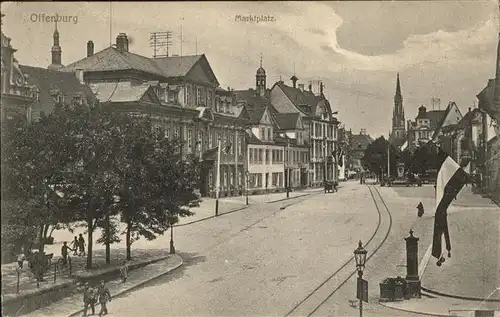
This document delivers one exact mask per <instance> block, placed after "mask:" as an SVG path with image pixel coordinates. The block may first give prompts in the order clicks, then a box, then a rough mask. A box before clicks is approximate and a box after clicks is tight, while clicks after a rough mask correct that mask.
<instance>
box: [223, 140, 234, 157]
mask: <svg viewBox="0 0 500 317" xmlns="http://www.w3.org/2000/svg"><path fill="white" fill-rule="evenodd" d="M231 146H232V144H231V142H229V143H228V144H227V145H226V146H225V147H224V148H223V149H222V152H224V154H229V151H231Z"/></svg>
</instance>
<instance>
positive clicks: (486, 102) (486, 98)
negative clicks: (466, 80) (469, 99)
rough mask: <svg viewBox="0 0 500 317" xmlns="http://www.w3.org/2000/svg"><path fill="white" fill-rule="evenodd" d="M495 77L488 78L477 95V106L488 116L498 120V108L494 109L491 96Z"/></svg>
mask: <svg viewBox="0 0 500 317" xmlns="http://www.w3.org/2000/svg"><path fill="white" fill-rule="evenodd" d="M495 82H496V81H495V79H490V80H488V85H486V87H485V88H484V89H483V90H482V91H481V92H480V93H479V94H478V95H477V99H479V108H480V109H483V110H484V111H485V112H486V113H487V114H488V115H489V116H490V117H492V118H496V119H497V120H499V121H500V109H495V105H494V103H493V98H494V97H495Z"/></svg>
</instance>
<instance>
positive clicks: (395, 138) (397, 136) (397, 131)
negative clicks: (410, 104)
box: [389, 73, 406, 147]
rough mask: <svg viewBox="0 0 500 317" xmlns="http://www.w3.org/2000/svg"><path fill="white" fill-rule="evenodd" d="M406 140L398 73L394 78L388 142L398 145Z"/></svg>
mask: <svg viewBox="0 0 500 317" xmlns="http://www.w3.org/2000/svg"><path fill="white" fill-rule="evenodd" d="M405 141H406V124H405V110H404V107H403V95H402V94H401V83H400V81H399V73H398V75H397V80H396V93H395V94H394V109H393V112H392V131H391V134H390V136H389V142H390V143H391V144H392V145H393V146H395V147H400V146H401V145H403V143H405Z"/></svg>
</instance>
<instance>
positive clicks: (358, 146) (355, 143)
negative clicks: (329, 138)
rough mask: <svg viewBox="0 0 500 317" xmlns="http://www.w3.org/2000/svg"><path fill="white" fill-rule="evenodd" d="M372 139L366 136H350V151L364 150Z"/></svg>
mask: <svg viewBox="0 0 500 317" xmlns="http://www.w3.org/2000/svg"><path fill="white" fill-rule="evenodd" d="M372 142H373V139H372V138H371V136H369V135H368V134H353V135H352V136H351V149H353V150H363V151H364V150H365V149H366V148H367V147H368V145H370V143H372Z"/></svg>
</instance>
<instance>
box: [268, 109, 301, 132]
mask: <svg viewBox="0 0 500 317" xmlns="http://www.w3.org/2000/svg"><path fill="white" fill-rule="evenodd" d="M273 116H274V119H275V120H276V123H277V124H278V128H279V129H281V130H294V129H296V127H297V121H298V120H299V118H300V114H299V113H298V112H296V113H275V114H273Z"/></svg>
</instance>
